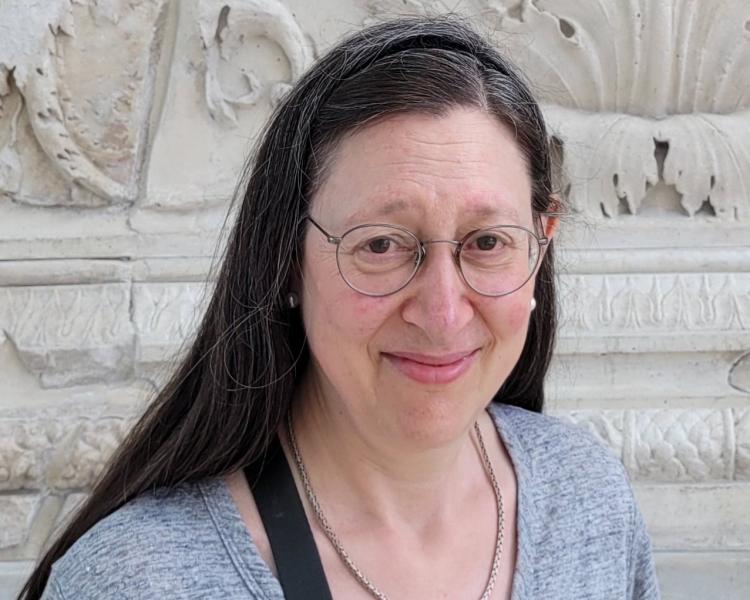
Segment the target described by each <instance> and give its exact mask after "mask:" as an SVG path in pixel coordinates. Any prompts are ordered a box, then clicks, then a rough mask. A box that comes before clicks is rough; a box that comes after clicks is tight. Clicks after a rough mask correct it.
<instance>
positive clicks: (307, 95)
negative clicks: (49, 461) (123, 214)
mask: <svg viewBox="0 0 750 600" xmlns="http://www.w3.org/2000/svg"><path fill="white" fill-rule="evenodd" d="M558 209H559V207H558V205H557V203H556V201H555V200H554V199H553V196H552V194H551V182H550V156H549V148H548V145H547V137H546V132H545V128H544V122H543V119H542V116H541V113H540V110H539V107H538V106H537V104H536V103H535V101H534V100H533V98H532V96H531V95H530V93H529V91H528V89H527V87H526V86H525V84H524V83H523V82H522V80H521V79H520V77H519V76H518V75H517V74H516V72H515V71H514V70H513V69H512V68H511V66H510V65H509V64H508V63H507V62H506V61H505V59H503V58H502V57H501V56H500V55H499V54H498V53H497V52H496V51H495V50H493V49H492V48H491V46H490V45H489V44H488V43H487V42H486V41H484V40H483V39H481V38H480V37H479V36H477V35H476V34H475V33H473V32H472V31H471V30H470V29H468V28H467V27H466V26H465V25H463V24H462V23H461V22H459V21H457V20H455V19H447V18H441V19H422V18H413V19H402V20H398V21H392V22H388V23H385V24H381V25H377V26H374V27H371V28H368V29H365V30H364V31H361V32H359V33H357V34H355V35H354V36H352V37H350V38H349V39H347V40H345V41H343V42H341V43H340V44H338V45H337V46H336V47H334V48H333V49H332V50H331V51H330V52H329V53H328V54H326V56H324V57H323V58H322V59H321V60H320V61H319V62H318V63H317V64H316V65H315V66H314V67H313V68H312V69H311V70H310V72H309V73H307V74H306V75H305V76H304V77H303V78H302V79H301V80H300V81H299V82H298V83H297V84H296V86H295V87H294V89H293V90H292V91H291V92H290V94H289V95H288V96H287V97H286V98H285V99H284V101H283V102H282V104H281V105H280V107H279V108H278V110H277V111H276V113H275V115H274V116H273V118H272V120H271V123H270V125H269V126H268V129H267V130H266V133H265V136H264V138H263V140H262V143H261V145H260V147H259V150H258V153H257V156H256V158H255V160H254V162H253V163H252V167H251V168H250V172H249V176H248V179H247V186H246V190H245V194H244V198H243V199H242V204H241V206H240V208H239V212H238V217H237V223H236V225H235V227H234V230H233V234H232V236H231V239H230V242H229V244H228V248H227V251H226V257H225V260H224V263H223V268H222V270H221V273H220V275H219V277H218V281H217V284H216V289H215V292H214V294H213V298H212V301H211V303H210V306H209V308H208V311H207V313H206V316H205V318H204V320H203V322H202V325H201V327H200V329H199V331H198V334H197V337H196V339H195V341H194V343H193V345H192V347H191V349H190V351H189V353H188V355H187V357H186V358H185V359H184V362H183V363H182V365H181V367H180V368H179V370H178V371H177V373H176V374H175V375H174V377H173V379H172V380H171V382H170V383H169V384H168V385H167V386H166V387H165V389H164V390H163V391H162V392H161V393H160V394H159V396H158V398H157V399H156V402H155V403H154V404H153V405H152V406H151V408H149V410H148V411H147V413H146V414H145V416H144V417H143V418H142V419H141V420H140V422H139V423H138V425H137V426H136V427H135V429H134V430H133V432H132V434H131V435H130V437H129V438H128V439H127V440H126V442H125V443H124V444H123V446H122V448H121V449H120V450H119V452H118V453H117V455H116V456H115V457H114V458H113V459H112V461H111V463H110V465H109V467H108V468H107V469H106V471H105V473H104V475H103V476H102V478H101V480H100V482H99V483H98V485H97V486H96V488H95V489H94V491H93V494H92V495H91V497H90V499H89V500H88V502H87V503H86V504H85V506H83V508H82V509H81V510H80V511H79V512H78V514H77V515H76V517H75V518H74V520H73V521H72V522H71V524H70V525H69V526H68V528H67V529H66V530H65V531H64V532H63V534H62V535H61V537H60V538H59V539H58V540H57V542H56V543H55V544H54V545H53V546H52V547H51V549H50V550H49V552H48V553H47V554H46V555H45V556H44V558H43V560H42V561H41V563H40V565H39V566H38V568H37V569H36V571H35V572H34V573H33V575H32V577H31V578H30V580H29V581H28V583H27V586H26V588H25V590H24V592H25V596H24V597H26V598H38V597H40V595H42V597H44V598H47V599H59V598H120V597H122V598H207V597H221V598H264V599H278V598H284V597H286V598H294V597H308V598H326V597H333V598H346V599H350V598H352V599H357V598H371V597H378V598H485V599H489V598H493V599H500V598H510V597H513V598H519V599H521V598H530V599H535V600H538V599H542V598H554V599H561V598H571V599H573V598H575V599H577V600H578V599H582V598H592V599H593V598H597V599H599V598H656V597H658V592H657V588H656V582H655V576H654V569H653V562H652V558H651V551H650V543H649V539H648V535H647V534H646V531H645V528H644V525H643V522H642V519H641V516H640V513H639V511H638V509H637V507H636V504H635V502H634V499H633V496H632V493H631V490H630V487H629V485H628V482H627V479H626V476H625V474H624V472H623V469H622V466H621V465H620V464H619V462H618V461H617V460H616V459H615V458H614V457H612V456H610V455H609V454H608V452H607V451H606V450H605V449H604V448H602V447H601V446H599V445H598V444H597V443H596V442H594V441H593V440H592V439H590V438H589V437H588V436H587V435H586V434H584V433H583V432H581V431H578V430H575V429H573V428H571V427H569V426H567V425H564V424H563V423H561V422H559V421H557V420H555V419H553V418H550V417H545V416H542V415H541V414H540V411H541V409H542V404H543V398H544V394H543V379H544V375H545V373H546V370H547V366H548V364H549V360H550V355H551V351H552V347H553V343H554V336H555V326H556V321H555V310H556V307H555V288H554V266H553V253H552V238H553V236H554V234H555V230H556V227H557V217H556V211H558ZM277 435H278V437H277ZM277 440H278V441H277ZM289 465H291V473H293V475H291V474H290V469H289ZM292 477H293V479H292ZM300 499H301V502H302V503H301V504H300ZM43 590H44V592H43ZM42 592H43V594H42ZM22 595H23V594H22Z"/></svg>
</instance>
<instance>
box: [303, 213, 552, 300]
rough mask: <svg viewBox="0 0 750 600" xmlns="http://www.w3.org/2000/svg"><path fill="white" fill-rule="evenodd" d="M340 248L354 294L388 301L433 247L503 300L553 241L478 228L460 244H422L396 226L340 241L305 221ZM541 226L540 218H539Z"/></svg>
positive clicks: (363, 228) (353, 232) (360, 230)
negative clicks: (443, 247)
mask: <svg viewBox="0 0 750 600" xmlns="http://www.w3.org/2000/svg"><path fill="white" fill-rule="evenodd" d="M306 218H307V220H308V221H310V223H312V224H313V225H315V227H317V228H318V230H320V232H321V233H322V234H323V235H324V236H325V237H326V239H327V241H328V242H329V243H330V244H334V245H335V246H336V263H337V264H338V268H339V273H341V277H342V278H343V279H344V281H345V282H346V284H347V285H348V286H349V287H350V288H352V289H353V290H355V291H357V292H360V293H362V294H365V295H367V296H388V295H390V294H395V293H396V292H398V291H399V290H401V289H403V288H404V287H406V285H408V284H409V282H410V281H411V280H412V279H414V276H415V275H416V274H417V271H418V270H419V267H420V266H421V265H422V263H424V261H425V258H426V256H427V246H428V245H430V244H452V245H453V246H455V250H454V251H453V258H454V260H455V261H456V267H457V268H458V271H459V273H460V274H461V277H462V279H463V280H464V281H465V282H466V285H468V286H469V287H470V288H471V289H472V290H474V291H475V292H477V293H478V294H481V295H483V296H495V297H497V296H505V295H507V294H511V293H513V292H515V291H516V290H518V289H519V288H521V287H522V286H523V285H524V284H525V283H526V282H527V281H528V280H529V279H531V276H532V275H533V273H534V270H535V269H536V266H537V264H538V262H539V258H540V256H541V254H542V252H541V248H542V246H545V245H547V244H549V239H548V238H546V237H544V236H539V235H537V234H535V233H534V232H532V231H529V230H528V229H526V228H525V227H521V226H519V225H497V226H494V227H488V228H486V229H476V230H474V231H471V232H469V233H467V234H466V235H465V236H464V237H463V238H462V239H460V240H420V239H419V238H418V237H417V236H416V235H415V234H414V233H412V232H411V231H409V230H408V229H406V228H405V227H400V226H398V225H386V224H366V225H357V226H356V227H352V228H351V229H349V230H348V231H346V232H345V233H344V234H342V235H341V236H340V237H337V236H335V235H331V234H330V233H328V232H327V231H326V230H325V229H323V228H322V227H321V226H320V225H319V224H318V223H317V222H316V221H315V220H314V219H313V218H312V217H306ZM539 222H540V226H541V217H539Z"/></svg>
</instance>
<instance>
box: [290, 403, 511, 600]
mask: <svg viewBox="0 0 750 600" xmlns="http://www.w3.org/2000/svg"><path fill="white" fill-rule="evenodd" d="M286 426H287V432H288V434H289V442H290V443H291V446H292V453H293V454H294V462H295V464H296V466H297V472H298V473H299V476H300V479H301V480H302V485H303V487H304V488H305V495H306V496H307V500H308V501H309V502H310V505H311V506H312V509H313V512H314V513H315V517H316V518H317V519H318V523H319V524H320V527H321V528H322V529H323V533H325V534H326V537H327V538H328V539H329V540H330V542H331V544H332V545H333V547H334V549H335V550H336V552H337V553H338V555H339V557H340V558H341V560H342V561H344V564H345V565H346V566H347V568H348V569H349V571H351V573H352V575H354V577H355V578H356V579H357V581H359V583H360V584H361V585H362V587H364V588H365V589H366V590H367V591H368V592H370V594H371V595H372V596H373V597H375V598H378V600H388V596H386V595H385V594H384V593H383V592H381V591H380V590H379V589H378V588H376V587H375V586H374V585H373V583H372V582H371V581H370V580H369V579H368V578H367V577H366V576H365V574H364V573H362V571H360V570H359V567H358V566H357V565H355V564H354V561H353V560H352V559H351V558H350V556H349V553H348V552H347V551H346V550H344V547H343V546H342V545H341V541H340V540H339V538H338V536H337V535H336V532H335V531H333V528H332V527H331V524H330V523H329V522H328V519H326V516H325V515H324V514H323V510H322V509H321V508H320V503H319V502H318V498H317V497H316V496H315V492H313V489H312V485H311V484H310V478H309V477H308V476H307V469H305V464H304V463H303V462H302V456H300V452H299V448H298V447H297V439H296V438H295V436H294V427H293V426H292V411H291V410H290V411H288V412H287V414H286ZM474 432H475V433H476V436H477V443H478V445H479V453H480V454H481V457H482V464H483V465H484V469H485V471H486V472H487V477H488V478H489V480H490V483H491V484H492V490H493V491H494V492H495V499H496V500H497V539H496V540H495V554H494V556H493V557H492V568H491V569H490V576H489V578H488V579H487V585H486V586H485V588H484V593H483V594H482V596H481V598H480V600H489V598H490V596H491V595H492V590H493V589H494V587H495V581H496V579H497V570H498V568H499V566H500V555H501V554H502V552H503V524H504V512H503V495H502V493H501V492H500V485H499V484H498V482H497V477H495V471H494V470H493V468H492V463H491V462H490V457H489V455H488V454H487V448H485V446H484V439H482V433H481V432H480V431H479V425H477V423H476V422H475V423H474Z"/></svg>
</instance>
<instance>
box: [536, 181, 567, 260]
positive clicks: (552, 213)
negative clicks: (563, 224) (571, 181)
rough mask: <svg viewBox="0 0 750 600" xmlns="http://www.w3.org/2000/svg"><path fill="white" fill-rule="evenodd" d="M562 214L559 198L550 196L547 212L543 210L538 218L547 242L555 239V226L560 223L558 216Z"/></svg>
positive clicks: (553, 195)
mask: <svg viewBox="0 0 750 600" xmlns="http://www.w3.org/2000/svg"><path fill="white" fill-rule="evenodd" d="M562 214H563V213H562V202H561V200H560V197H559V196H558V195H557V194H551V195H550V201H549V205H548V206H547V210H545V211H544V212H543V213H541V215H540V218H541V220H542V230H543V231H544V236H545V237H546V238H547V239H548V240H549V241H552V238H554V237H555V233H556V232H557V226H558V224H559V223H560V216H561V215H562ZM546 249H547V246H545V247H544V250H545V251H546Z"/></svg>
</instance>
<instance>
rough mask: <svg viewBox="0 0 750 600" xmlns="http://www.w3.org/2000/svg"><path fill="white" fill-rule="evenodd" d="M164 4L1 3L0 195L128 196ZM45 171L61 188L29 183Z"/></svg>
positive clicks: (43, 199) (65, 200) (83, 201)
mask: <svg viewBox="0 0 750 600" xmlns="http://www.w3.org/2000/svg"><path fill="white" fill-rule="evenodd" d="M163 4H164V2H163V1H162V0H144V1H140V2H135V3H133V2H127V1H125V0H121V1H117V2H107V3H97V2H94V1H91V2H72V1H70V0H44V1H43V2H42V1H35V2H19V1H18V0H8V1H6V2H3V3H2V4H1V5H0V23H2V26H0V194H4V195H6V196H9V197H10V198H12V199H14V200H16V201H18V202H22V203H27V204H41V205H64V206H103V205H106V204H113V203H122V202H130V201H132V200H133V199H134V198H135V196H136V193H137V183H138V179H139V173H138V169H139V168H140V166H141V161H142V158H143V151H144V142H145V132H146V126H147V116H148V112H149V109H150V91H151V89H152V87H153V81H152V75H153V74H152V73H151V71H152V67H153V62H154V60H155V59H156V55H157V53H158V52H157V51H158V47H159V18H160V15H161V11H162V8H163ZM114 40H117V42H116V43H114ZM102 53H106V55H107V60H106V61H92V60H91V58H92V56H98V55H101V54H102ZM50 169H53V170H54V171H55V174H56V175H57V176H58V181H57V183H59V184H60V185H59V187H63V188H65V191H61V190H60V189H56V187H55V186H54V185H53V186H52V188H51V189H50V188H49V187H45V186H43V185H41V186H40V185H39V184H36V185H35V180H37V179H42V180H43V182H44V180H46V179H48V171H49V170H50ZM53 182H54V178H53Z"/></svg>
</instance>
